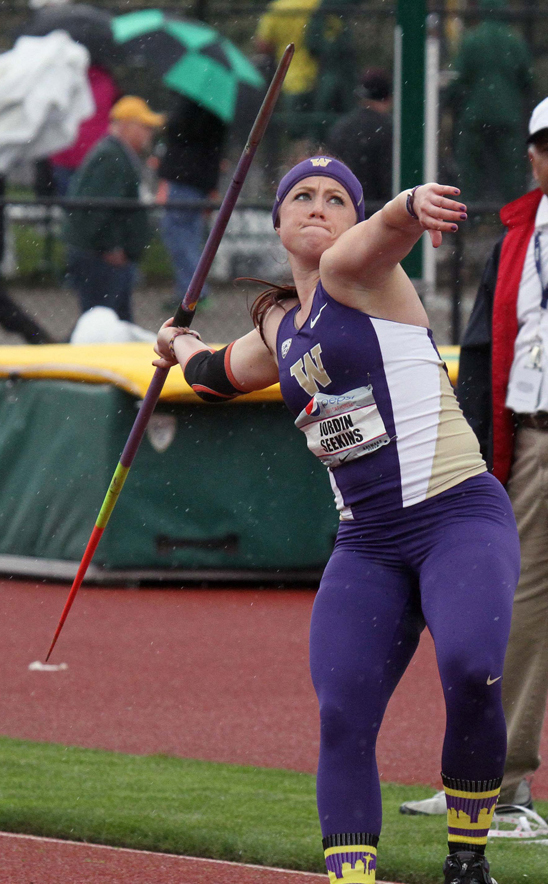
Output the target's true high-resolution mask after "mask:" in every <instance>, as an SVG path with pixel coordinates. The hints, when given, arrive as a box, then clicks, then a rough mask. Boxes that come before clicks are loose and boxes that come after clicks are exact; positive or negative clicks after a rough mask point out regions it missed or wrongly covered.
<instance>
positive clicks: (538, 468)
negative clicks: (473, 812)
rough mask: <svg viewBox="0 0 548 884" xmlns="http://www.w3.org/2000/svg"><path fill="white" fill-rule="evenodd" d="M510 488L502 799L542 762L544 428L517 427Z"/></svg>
mask: <svg viewBox="0 0 548 884" xmlns="http://www.w3.org/2000/svg"><path fill="white" fill-rule="evenodd" d="M506 490H507V491H508V494H509V497H510V500H511V501H512V507H513V509H514V514H515V517H516V522H517V526H518V532H519V537H520V542H521V576H520V580H519V584H518V587H517V590H516V595H515V601H514V608H513V613H512V628H511V631H510V640H509V644H508V651H507V654H506V661H505V664H504V679H503V685H502V702H503V706H504V713H505V715H506V722H507V726H508V755H507V758H506V767H505V772H504V780H503V783H502V791H501V802H502V803H505V802H511V801H512V800H513V797H514V793H515V790H516V787H517V785H518V783H519V782H520V781H521V780H522V779H523V778H524V777H530V776H531V775H532V774H533V773H534V771H535V770H536V769H537V768H538V766H539V765H540V755H539V748H540V738H541V733H542V724H543V721H544V715H545V712H546V700H547V696H548V431H546V430H535V429H530V428H528V427H521V428H520V429H519V430H518V431H517V437H516V446H515V461H514V464H513V466H512V471H511V474H510V479H509V481H508V485H507V488H506Z"/></svg>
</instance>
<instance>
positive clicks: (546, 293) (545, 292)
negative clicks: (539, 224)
mask: <svg viewBox="0 0 548 884" xmlns="http://www.w3.org/2000/svg"><path fill="white" fill-rule="evenodd" d="M535 264H536V268H537V273H538V278H539V279H540V287H541V289H542V298H541V300H540V307H541V310H546V307H547V306H548V283H546V285H543V282H542V263H541V252H540V231H539V230H537V231H536V232H535Z"/></svg>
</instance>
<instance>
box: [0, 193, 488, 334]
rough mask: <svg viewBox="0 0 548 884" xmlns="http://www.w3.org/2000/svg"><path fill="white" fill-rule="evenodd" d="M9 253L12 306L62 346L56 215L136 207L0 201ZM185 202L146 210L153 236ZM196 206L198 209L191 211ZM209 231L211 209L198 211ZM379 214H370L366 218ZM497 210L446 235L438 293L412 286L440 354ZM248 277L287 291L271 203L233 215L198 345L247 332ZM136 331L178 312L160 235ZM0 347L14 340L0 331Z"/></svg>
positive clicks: (459, 316)
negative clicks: (84, 209) (69, 210)
mask: <svg viewBox="0 0 548 884" xmlns="http://www.w3.org/2000/svg"><path fill="white" fill-rule="evenodd" d="M4 203H5V209H4V212H5V217H6V219H7V224H6V248H5V254H4V261H3V267H2V270H3V275H4V278H5V279H6V281H7V284H8V287H9V291H10V294H11V297H12V298H14V299H15V300H16V301H17V302H18V303H19V304H20V305H22V306H23V307H24V309H25V310H26V311H28V313H29V314H30V315H31V316H33V317H35V318H36V319H37V321H38V322H39V323H40V324H41V325H43V326H44V327H45V328H46V330H47V331H48V332H49V333H50V334H51V335H52V337H53V338H54V339H55V340H68V338H69V336H70V333H71V331H72V329H73V327H74V325H75V323H76V321H77V319H78V316H79V306H78V302H77V299H76V296H75V294H74V292H73V291H72V290H71V287H70V283H69V279H68V277H67V274H66V268H65V259H64V248H63V245H62V242H61V240H60V236H59V234H60V229H61V224H62V217H63V208H62V207H63V206H65V207H71V206H74V207H76V206H81V205H86V206H90V205H94V206H95V207H96V208H98V207H99V206H100V205H105V204H106V205H109V206H110V207H112V206H113V205H114V204H116V205H118V206H119V208H126V209H127V207H128V206H133V207H142V205H143V204H135V203H133V202H132V201H127V200H125V201H122V200H117V201H116V200H103V201H101V200H96V201H94V202H93V203H91V202H90V201H86V200H62V199H58V200H57V199H44V200H42V201H41V202H40V201H38V202H35V201H32V202H31V201H28V200H19V201H16V200H14V199H13V198H8V199H6V200H4ZM189 205H191V203H190V202H189V201H179V202H173V203H168V204H166V207H158V206H154V205H148V206H147V208H148V211H149V212H150V213H151V216H152V221H153V227H154V228H155V229H156V231H158V227H159V222H160V217H161V214H162V212H164V211H166V208H169V207H171V208H176V207H182V206H189ZM192 205H196V203H192ZM202 207H203V209H204V210H205V211H208V212H209V223H210V224H212V223H213V221H214V218H215V207H212V204H211V203H208V202H204V203H203V204H202ZM376 208H378V205H377V204H375V203H372V204H369V205H368V209H369V212H371V211H373V210H375V209H376ZM496 209H497V207H496V206H489V205H483V206H479V205H478V206H477V207H470V208H469V220H468V222H466V224H465V225H463V227H462V229H461V230H460V231H459V233H458V234H456V235H447V236H446V237H445V238H444V243H443V245H442V246H441V248H440V249H439V250H438V254H437V285H436V289H435V291H431V290H428V289H426V288H425V287H424V286H422V284H421V282H420V281H418V282H417V287H418V289H419V291H420V293H421V295H422V297H423V300H424V303H425V306H426V308H427V311H428V313H429V316H430V319H431V323H432V327H433V329H434V333H435V336H436V339H437V341H438V343H439V344H449V343H459V341H460V337H461V332H462V329H463V327H464V324H465V322H466V319H467V317H468V313H469V311H470V308H471V304H472V300H473V297H474V295H475V291H476V289H477V285H478V283H479V279H480V277H481V272H482V269H483V265H484V264H485V261H486V259H487V256H488V254H489V252H490V250H491V248H492V247H493V245H494V243H495V241H496V240H497V238H498V237H499V236H500V234H501V231H502V228H501V225H500V222H499V220H498V215H497V211H496ZM239 277H254V278H258V279H262V280H267V281H268V282H273V283H283V282H288V281H290V278H291V276H290V270H289V265H288V262H287V257H286V253H285V250H284V249H283V247H282V246H281V244H280V241H279V239H278V237H277V235H276V234H275V232H274V230H273V228H272V219H271V214H270V206H269V204H268V203H265V202H262V203H249V202H242V203H240V204H239V206H238V207H237V208H236V209H235V211H234V213H233V215H232V217H231V219H230V222H229V225H228V227H227V230H226V233H225V236H224V238H223V240H222V242H221V245H220V248H219V251H218V253H217V256H216V258H215V260H214V263H213V266H212V268H211V272H210V275H209V278H208V285H209V294H208V297H207V298H206V299H204V301H202V302H200V304H199V307H198V312H197V317H196V324H197V327H199V329H200V331H201V332H203V334H204V337H205V339H207V340H209V341H215V342H227V341H230V340H232V339H234V338H235V337H237V336H238V335H241V334H244V333H245V332H246V331H248V330H249V329H250V328H251V323H250V319H249V308H250V306H251V304H252V302H253V300H254V298H255V297H256V295H257V294H258V293H259V292H260V291H261V290H262V288H264V286H261V285H260V284H258V283H252V282H249V281H246V280H245V279H244V280H240V281H235V280H237V279H238V278H239ZM133 304H134V313H135V321H136V322H137V323H138V324H139V325H141V326H143V327H144V328H147V329H149V330H150V331H157V329H158V328H159V326H160V325H161V323H162V322H163V321H164V320H165V319H167V317H168V316H171V315H173V312H174V310H175V308H176V306H177V301H176V296H175V293H174V284H173V271H172V267H171V264H170V261H169V257H168V255H167V252H166V251H165V249H164V246H163V244H162V242H161V239H160V236H159V234H158V232H156V233H155V235H154V237H153V240H152V242H151V244H150V246H149V247H148V249H146V251H145V257H144V259H143V261H142V262H141V265H140V271H139V279H138V282H137V285H136V288H135V292H134V296H133ZM0 343H21V339H20V338H19V337H18V336H16V335H12V334H9V333H7V332H5V331H3V330H2V329H0Z"/></svg>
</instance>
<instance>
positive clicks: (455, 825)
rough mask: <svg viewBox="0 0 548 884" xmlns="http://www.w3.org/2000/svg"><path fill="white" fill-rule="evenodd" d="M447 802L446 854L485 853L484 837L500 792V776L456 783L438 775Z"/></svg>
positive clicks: (485, 841)
mask: <svg viewBox="0 0 548 884" xmlns="http://www.w3.org/2000/svg"><path fill="white" fill-rule="evenodd" d="M441 777H442V781H443V788H444V790H445V797H446V799H447V828H448V832H449V835H448V841H449V853H455V852H456V851H458V850H473V851H475V852H476V853H484V852H485V845H486V844H487V835H488V833H489V829H490V828H491V821H492V819H493V814H494V812H495V807H496V804H497V799H498V797H499V793H500V784H501V782H502V777H498V778H497V779H494V780H456V779H453V778H452V777H446V776H444V774H442V775H441Z"/></svg>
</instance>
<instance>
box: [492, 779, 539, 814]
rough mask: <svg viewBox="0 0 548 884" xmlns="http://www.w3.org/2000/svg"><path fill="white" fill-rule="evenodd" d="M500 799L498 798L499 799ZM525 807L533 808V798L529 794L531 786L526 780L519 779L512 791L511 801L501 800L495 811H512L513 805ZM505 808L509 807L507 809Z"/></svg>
mask: <svg viewBox="0 0 548 884" xmlns="http://www.w3.org/2000/svg"><path fill="white" fill-rule="evenodd" d="M499 800H500V799H499ZM516 806H517V807H526V808H527V810H533V798H532V796H531V787H530V785H529V783H528V782H527V780H521V782H520V783H518V787H517V789H516V791H515V793H514V797H513V798H512V800H511V801H509V802H506V801H503V802H501V803H500V804H498V805H497V810H496V813H498V814H501V815H503V814H505V813H512V812H513V808H514V807H516ZM506 808H509V809H508V810H507V809H506Z"/></svg>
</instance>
